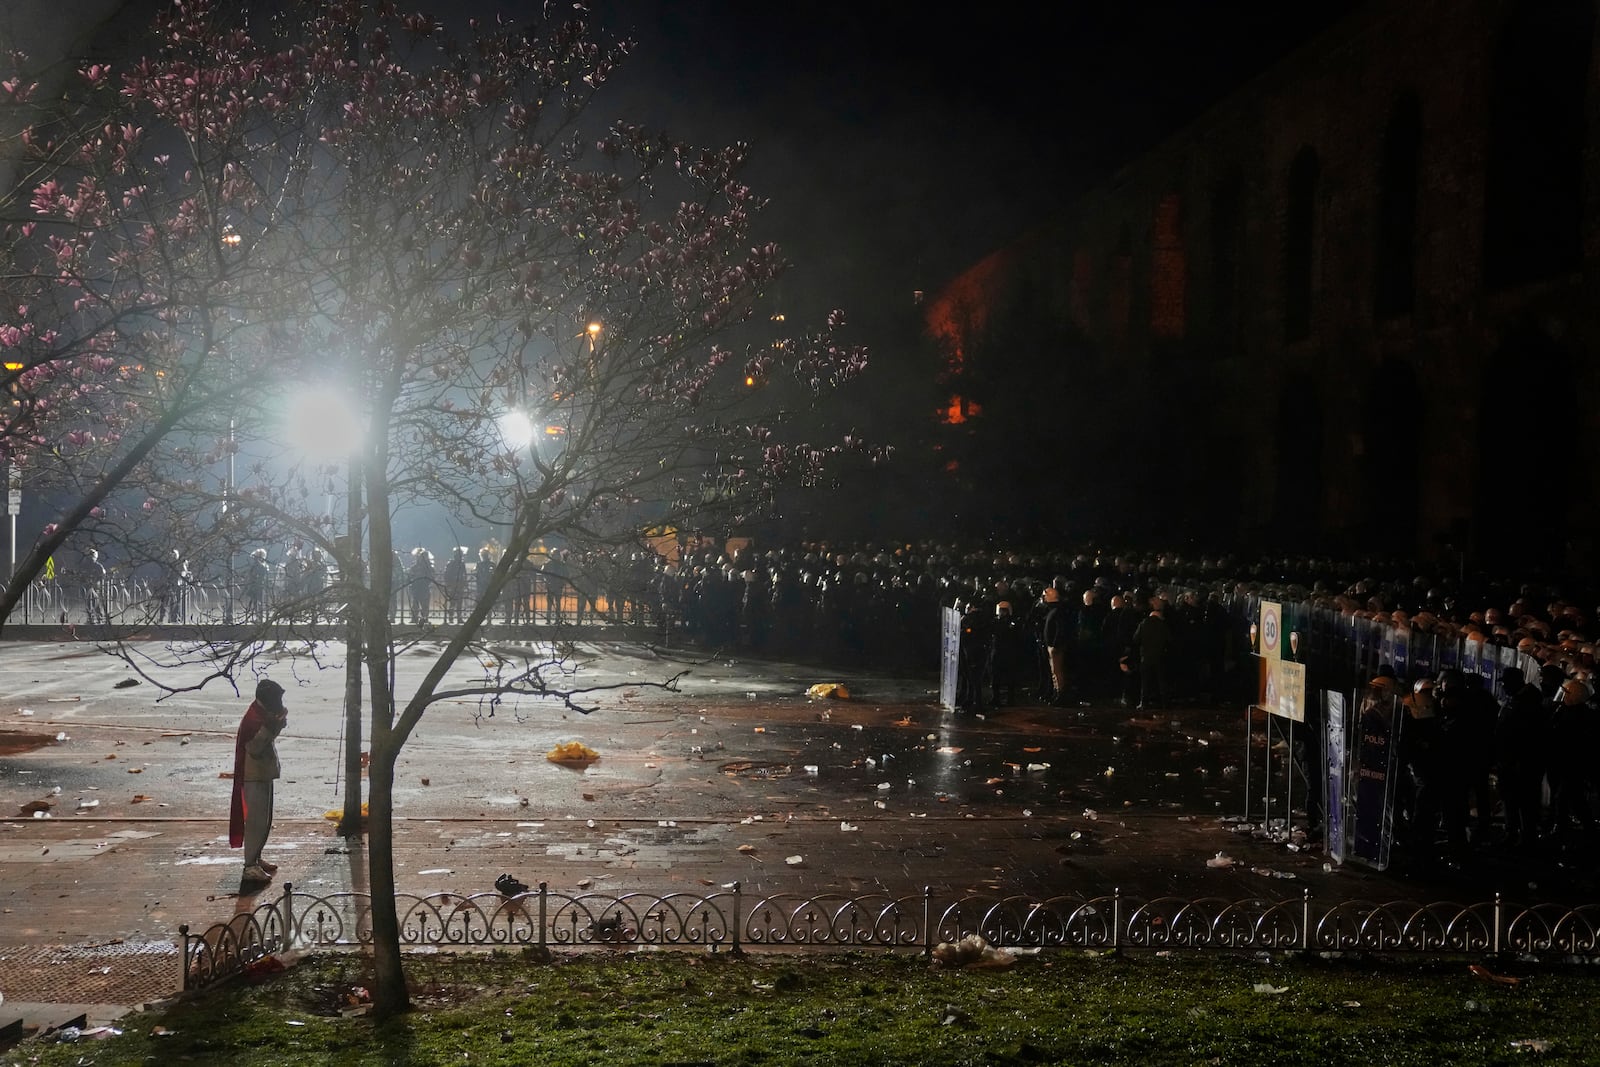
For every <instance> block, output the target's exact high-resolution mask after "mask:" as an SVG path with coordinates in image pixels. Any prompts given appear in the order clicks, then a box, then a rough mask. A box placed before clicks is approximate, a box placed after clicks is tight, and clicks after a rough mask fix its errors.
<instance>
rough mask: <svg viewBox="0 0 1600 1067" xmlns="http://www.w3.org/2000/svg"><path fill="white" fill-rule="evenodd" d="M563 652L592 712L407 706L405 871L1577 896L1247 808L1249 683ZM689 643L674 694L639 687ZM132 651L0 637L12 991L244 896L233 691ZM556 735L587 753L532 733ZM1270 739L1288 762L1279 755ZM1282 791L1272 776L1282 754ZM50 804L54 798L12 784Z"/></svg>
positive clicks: (1563, 876)
mask: <svg viewBox="0 0 1600 1067" xmlns="http://www.w3.org/2000/svg"><path fill="white" fill-rule="evenodd" d="M146 651H147V652H148V653H149V654H150V655H151V656H152V657H158V656H160V655H162V654H163V652H164V649H163V647H162V646H156V645H152V646H150V647H149V648H148V649H146ZM537 651H541V650H538V649H531V648H529V647H527V646H507V647H506V648H504V649H503V650H502V656H503V658H510V657H515V656H517V655H519V654H522V653H524V652H537ZM341 656H342V653H341V651H340V650H339V649H338V647H337V646H330V647H326V648H323V649H321V650H320V652H319V655H317V656H316V657H308V656H304V655H300V656H290V655H288V654H283V655H280V656H278V657H277V658H276V660H275V662H274V663H273V666H272V668H271V672H270V673H271V675H272V677H274V678H275V679H277V680H279V681H281V682H283V683H284V684H285V686H286V687H287V688H288V690H289V692H288V695H287V697H286V700H287V703H288V705H289V708H290V724H289V728H288V730H287V731H286V733H285V735H284V737H283V739H282V740H281V741H280V745H279V748H280V753H281V755H282V759H283V764H284V768H285V778H284V779H283V780H282V781H281V782H280V783H279V787H278V791H277V797H276V816H277V817H276V821H275V826H274V831H273V835H272V839H271V841H270V843H269V845H268V849H267V853H266V855H267V858H268V859H270V860H272V861H274V862H276V863H278V864H279V865H280V871H279V874H278V881H279V882H280V883H282V882H292V883H293V884H294V885H295V887H296V888H297V889H299V890H305V891H309V892H316V891H327V892H337V891H341V890H345V889H350V888H355V889H360V888H363V887H364V885H365V872H364V870H363V863H364V857H363V855H362V851H361V847H360V843H359V842H356V843H355V844H354V846H353V847H352V846H351V845H350V844H349V843H347V842H345V841H343V840H342V839H340V838H338V837H337V836H335V833H334V823H333V822H332V821H330V820H329V819H327V818H325V813H326V812H328V811H329V810H330V809H336V808H337V807H338V806H339V804H340V797H341V788H340V785H339V783H338V774H339V772H340V769H341V767H342V759H341V757H340V751H341V747H340V746H341V730H340V724H341V719H342V715H341V714H340V702H341V700H342V685H343V674H342V670H340V669H339V666H340V662H341ZM429 662H430V656H429V655H428V654H427V651H426V650H425V649H424V650H418V651H416V652H413V653H411V654H408V655H406V656H403V657H402V658H401V659H400V661H399V662H398V664H397V671H398V673H399V675H400V681H401V684H402V691H403V688H404V683H405V681H406V678H407V676H408V675H415V674H420V672H421V671H422V670H423V669H424V668H425V667H426V666H427V665H428V663H429ZM569 665H570V666H574V667H576V668H577V669H578V674H577V675H576V677H577V678H578V679H580V680H581V681H582V682H583V684H585V685H588V686H592V687H595V692H594V694H593V702H594V703H595V704H596V705H597V710H596V711H595V712H594V713H593V714H590V715H580V714H578V713H576V712H573V711H571V710H567V709H564V708H562V707H560V706H559V705H556V704H554V703H550V702H538V701H526V702H523V703H522V704H521V705H519V706H500V707H496V708H494V709H493V714H492V715H490V714H488V712H489V708H488V707H487V706H486V705H483V704H480V703H479V702H478V701H476V700H475V699H464V700H462V701H460V702H452V703H445V704H441V705H439V706H437V707H435V708H433V709H432V710H430V711H429V712H428V714H427V716H426V718H425V719H424V721H423V723H422V726H421V728H420V729H419V731H418V733H417V735H416V736H415V737H414V738H413V739H412V740H411V742H410V743H409V744H408V746H407V747H406V749H405V751H404V753H403V754H402V757H401V760H400V765H399V772H398V775H397V784H396V808H397V811H398V813H399V820H398V822H397V825H396V855H397V857H398V860H397V872H396V874H397V881H398V883H399V886H400V888H401V889H402V890H403V891H405V892H410V893H416V894H426V893H430V892H436V891H449V892H455V893H474V892H486V891H490V890H491V889H492V887H493V882H494V879H495V877H496V876H497V875H498V874H500V873H501V872H511V873H513V874H515V875H516V876H517V877H519V878H520V879H521V880H523V881H524V882H527V883H530V884H538V883H539V882H546V883H548V884H549V885H550V886H551V887H552V888H553V889H556V890H560V891H565V892H574V891H581V890H594V891H599V892H613V891H620V890H643V891H647V892H663V893H664V892H693V891H697V890H700V889H704V888H707V887H713V886H723V885H726V884H728V883H732V882H735V881H737V882H739V883H740V884H741V886H742V887H743V889H744V890H745V891H746V892H747V893H754V894H768V893H809V894H829V893H834V894H855V893H867V892H871V893H891V894H894V895H912V894H917V893H920V892H922V890H923V888H924V887H931V888H932V889H933V890H934V891H935V892H936V893H938V894H940V895H951V894H960V893H966V892H973V893H981V894H985V895H994V894H1018V895H1023V896H1029V897H1037V898H1048V897H1053V896H1071V897H1084V898H1087V897H1093V896H1098V895H1103V894H1108V893H1110V892H1112V891H1114V890H1121V891H1122V892H1123V893H1124V894H1125V895H1127V896H1131V897H1136V898H1142V899H1150V898H1153V897H1158V896H1169V895H1170V896H1179V897H1221V898H1228V899H1244V898H1253V897H1269V898H1274V899H1285V898H1298V897H1299V896H1300V895H1301V894H1302V893H1304V892H1310V893H1312V894H1313V895H1314V896H1315V897H1316V898H1318V899H1322V900H1332V899H1372V900H1395V899H1403V898H1404V899H1417V900H1442V899H1452V900H1479V899H1488V898H1490V897H1492V895H1493V894H1494V892H1496V891H1497V890H1498V891H1502V892H1504V893H1505V894H1506V895H1507V897H1508V898H1509V899H1512V900H1516V901H1522V902H1532V901H1534V900H1577V899H1593V893H1594V888H1595V886H1594V881H1593V878H1592V875H1591V874H1588V873H1579V872H1574V871H1573V870H1571V869H1566V868H1561V867H1558V866H1556V865H1555V864H1554V863H1546V864H1529V863H1526V862H1523V861H1520V860H1519V861H1513V860H1512V859H1511V858H1509V857H1503V856H1500V855H1499V854H1496V853H1492V852H1485V853H1484V854H1483V856H1482V857H1481V862H1480V863H1479V865H1478V866H1477V867H1475V869H1474V870H1472V871H1471V872H1469V873H1468V874H1466V875H1457V876H1452V877H1451V878H1450V879H1448V880H1446V881H1428V882H1420V883H1419V882H1417V881H1413V880H1404V879H1401V878H1399V877H1397V876H1396V875H1394V874H1389V873H1380V872H1376V871H1371V870H1368V869H1365V868H1361V867H1357V866H1353V865H1345V866H1342V867H1340V866H1334V865H1331V864H1325V858H1324V856H1323V854H1322V851H1321V849H1320V847H1317V845H1316V843H1315V842H1310V843H1308V842H1305V841H1303V840H1296V841H1293V842H1283V841H1273V840H1267V839H1265V838H1264V837H1262V836H1259V835H1252V834H1250V833H1249V831H1250V829H1251V828H1250V827H1249V826H1245V825H1240V822H1241V816H1242V813H1243V812H1244V810H1245V800H1246V782H1245V779H1246V773H1245V768H1246V766H1247V760H1248V766H1250V767H1251V768H1253V769H1254V772H1255V776H1256V777H1255V780H1254V782H1253V783H1252V794H1253V797H1254V800H1253V802H1252V809H1253V810H1252V815H1253V816H1254V820H1255V822H1257V823H1259V821H1260V819H1261V817H1262V813H1263V810H1264V808H1263V805H1262V795H1263V793H1264V792H1265V790H1266V788H1267V782H1266V780H1265V779H1264V778H1263V777H1262V772H1261V764H1262V758H1263V753H1264V752H1265V749H1266V738H1265V735H1264V733H1263V731H1262V730H1261V728H1260V727H1259V726H1258V727H1257V728H1256V729H1255V731H1254V733H1253V742H1254V743H1253V744H1250V743H1248V742H1247V736H1246V728H1245V719H1244V716H1243V711H1242V709H1231V710H1230V709H1196V708H1182V709H1178V710H1174V711H1168V712H1163V713H1160V714H1143V713H1138V712H1130V711H1129V710H1126V709H1123V708H1120V707H1117V706H1115V705H1114V704H1110V703H1102V704H1095V705H1093V706H1088V707H1080V708H1072V709H1053V708H1045V707H1023V708H1012V709H1000V710H995V711H991V712H990V713H989V714H987V715H985V716H981V717H980V716H966V715H961V716H958V715H954V714H952V713H949V712H946V711H943V710H941V709H940V708H939V707H938V706H937V695H936V691H935V688H934V686H935V682H934V681H933V680H932V679H931V678H929V679H906V678H893V677H884V676H877V675H873V674H871V673H863V672H839V671H822V670H818V669H815V668H810V667H803V666H798V665H794V664H782V663H768V662H761V661H756V660H749V659H743V658H729V657H726V656H722V657H717V658H715V659H712V660H710V661H708V662H699V661H696V660H695V659H694V658H693V657H692V655H690V654H687V653H682V652H673V653H664V652H660V651H657V650H655V649H653V648H651V647H649V646H647V645H642V644H635V643H627V642H621V641H603V640H602V641H593V642H588V643H585V644H584V645H582V646H580V647H579V649H578V650H577V652H576V654H575V655H574V657H573V658H572V660H571V662H570V664H569ZM685 671H686V672H687V673H684V674H682V676H681V678H680V680H679V684H678V686H677V691H675V692H673V691H665V690H662V689H659V688H656V687H654V686H652V685H650V684H649V683H652V682H655V681H659V680H662V679H665V678H667V677H670V676H672V675H674V674H679V673H680V672H685ZM133 677H134V676H133V674H132V672H131V671H130V670H129V668H128V667H127V666H126V665H125V664H123V663H122V662H121V661H119V660H116V659H113V658H111V657H109V656H106V655H104V654H102V653H99V652H97V651H96V650H95V649H94V648H93V647H92V646H88V645H84V644H81V643H55V644H49V643H18V642H10V643H5V644H0V815H3V816H4V818H3V819H0V994H4V996H5V997H6V998H7V1001H8V1002H10V1005H9V1006H13V1007H14V1006H15V1003H16V1002H18V1001H22V1002H30V1003H32V1002H44V1003H57V1004H61V1003H89V1002H93V1003H103V1004H136V1003H139V1002H142V1001H145V1000H149V999H152V998H154V997H157V996H160V995H162V994H165V993H170V992H172V991H174V990H175V989H176V988H177V986H178V979H179V965H178V961H177V957H176V950H175V948H174V947H173V946H174V940H175V938H176V935H177V928H178V926H179V924H181V923H187V924H189V925H190V926H191V927H193V928H197V929H198V928H203V927H205V926H206V925H209V924H210V923H213V922H218V921H223V920H226V919H227V918H228V917H229V916H231V915H232V914H234V913H235V912H236V911H238V910H246V909H248V908H249V907H250V906H251V905H252V903H253V900H252V899H251V898H240V897H238V895H237V888H238V877H239V853H238V852H237V851H235V850H231V849H229V848H228V847H227V841H226V833H227V806H228V797H229V794H230V791H231V782H230V781H228V780H227V779H225V778H223V777H220V775H221V774H222V773H223V772H225V771H229V770H231V767H232V762H233V730H234V727H235V725H236V724H237V721H238V718H239V716H240V714H241V713H242V712H243V709H244V707H245V705H246V703H247V701H246V700H245V699H243V698H239V697H236V696H235V695H234V694H233V693H232V692H231V691H228V690H227V689H225V688H223V687H219V686H215V685H213V686H211V687H208V688H207V689H205V690H203V691H201V692H198V693H185V694H178V695H174V696H171V697H168V698H167V699H165V700H162V701H159V702H158V701H157V699H156V698H157V696H158V695H159V694H158V693H157V692H156V690H155V689H154V687H153V686H151V685H150V684H149V683H147V682H141V683H139V684H137V685H128V684H127V683H128V680H129V679H131V678H133ZM171 677H186V676H184V675H181V674H180V675H173V676H171ZM468 677H469V673H468V672H466V671H463V672H461V675H460V680H463V681H464V680H466V679H467V678H468ZM814 682H842V683H844V684H845V685H846V686H847V687H848V688H849V690H850V692H851V698H850V699H849V700H826V701H816V700H810V699H807V697H806V696H805V690H806V688H807V686H809V685H811V684H812V683H814ZM119 683H121V685H122V687H120V688H119ZM565 741H580V742H582V743H584V744H586V745H588V746H589V747H591V748H593V749H595V750H596V751H597V752H598V753H599V758H598V759H597V760H595V761H594V762H592V763H589V764H587V765H585V766H582V767H577V768H574V767H569V766H562V765H558V764H555V763H552V762H550V761H549V760H547V759H546V757H545V754H546V752H547V751H549V750H550V749H551V748H553V747H554V746H555V745H557V744H559V743H562V742H565ZM1247 745H1248V755H1247ZM1276 764H1277V767H1278V770H1279V772H1280V774H1281V767H1282V759H1281V753H1280V756H1279V757H1278V759H1277V761H1276ZM1272 789H1273V790H1274V792H1275V793H1276V794H1277V795H1278V798H1279V803H1280V804H1281V802H1282V790H1283V782H1282V779H1281V777H1280V778H1278V779H1277V780H1276V781H1275V782H1274V783H1273V784H1272ZM44 804H48V805H49V807H48V809H47V814H48V817H34V815H33V813H32V812H28V811H25V809H26V808H28V807H30V806H34V807H38V806H41V805H44ZM1280 811H1281V809H1280ZM1219 853H1222V854H1224V855H1225V856H1226V857H1227V858H1228V859H1231V860H1232V861H1233V862H1232V863H1231V864H1227V865H1221V864H1220V863H1218V862H1216V860H1217V856H1218V854H1219Z"/></svg>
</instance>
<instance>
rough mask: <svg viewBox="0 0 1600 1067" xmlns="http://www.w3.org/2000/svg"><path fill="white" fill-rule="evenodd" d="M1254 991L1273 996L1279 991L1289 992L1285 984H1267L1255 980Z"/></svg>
mask: <svg viewBox="0 0 1600 1067" xmlns="http://www.w3.org/2000/svg"><path fill="white" fill-rule="evenodd" d="M1255 992H1257V993H1266V994H1268V995H1269V996H1274V997H1275V996H1278V995H1279V994H1281V993H1287V992H1289V987H1288V986H1286V985H1268V984H1267V983H1266V982H1257V983H1256V984H1255Z"/></svg>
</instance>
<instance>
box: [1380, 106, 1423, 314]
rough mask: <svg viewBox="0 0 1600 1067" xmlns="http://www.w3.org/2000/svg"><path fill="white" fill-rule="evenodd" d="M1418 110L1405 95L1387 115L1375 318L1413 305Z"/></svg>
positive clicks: (1419, 142) (1406, 310)
mask: <svg viewBox="0 0 1600 1067" xmlns="http://www.w3.org/2000/svg"><path fill="white" fill-rule="evenodd" d="M1421 151H1422V105H1421V104H1420V103H1418V101H1417V97H1416V94H1415V93H1407V94H1406V95H1405V96H1404V97H1402V98H1401V99H1400V101H1399V102H1398V103H1396V104H1395V106H1394V110H1393V111H1392V112H1390V114H1389V125H1388V127H1387V128H1386V129H1385V130H1384V134H1383V157H1382V159H1380V160H1379V161H1378V233H1377V238H1378V246H1377V259H1376V263H1375V270H1374V272H1373V286H1374V289H1373V300H1372V310H1373V313H1374V314H1375V315H1376V316H1377V317H1379V318H1389V317H1392V316H1396V315H1409V314H1411V312H1412V311H1413V310H1414V309H1415V307H1416V302H1417V281H1416V278H1417V196H1418V178H1419V171H1418V160H1419V157H1420V155H1421Z"/></svg>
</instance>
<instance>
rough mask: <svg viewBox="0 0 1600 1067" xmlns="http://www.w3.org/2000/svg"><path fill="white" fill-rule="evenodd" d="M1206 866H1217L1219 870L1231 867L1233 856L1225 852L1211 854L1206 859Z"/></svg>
mask: <svg viewBox="0 0 1600 1067" xmlns="http://www.w3.org/2000/svg"><path fill="white" fill-rule="evenodd" d="M1206 866H1207V867H1213V868H1217V869H1219V870H1220V869H1224V868H1227V867H1232V866H1233V857H1232V856H1230V855H1228V854H1227V853H1226V852H1218V853H1217V854H1216V855H1215V856H1212V857H1211V858H1210V859H1208V860H1206Z"/></svg>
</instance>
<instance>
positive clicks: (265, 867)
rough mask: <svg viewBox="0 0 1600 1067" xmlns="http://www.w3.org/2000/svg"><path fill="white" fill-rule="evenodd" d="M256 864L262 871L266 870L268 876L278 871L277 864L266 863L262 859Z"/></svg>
mask: <svg viewBox="0 0 1600 1067" xmlns="http://www.w3.org/2000/svg"><path fill="white" fill-rule="evenodd" d="M256 866H257V867H260V868H261V869H262V870H263V871H266V872H267V876H268V877H271V876H272V875H274V874H277V873H278V865H277V864H276V863H268V862H267V861H266V860H262V861H261V862H260V863H257V864H256Z"/></svg>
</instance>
